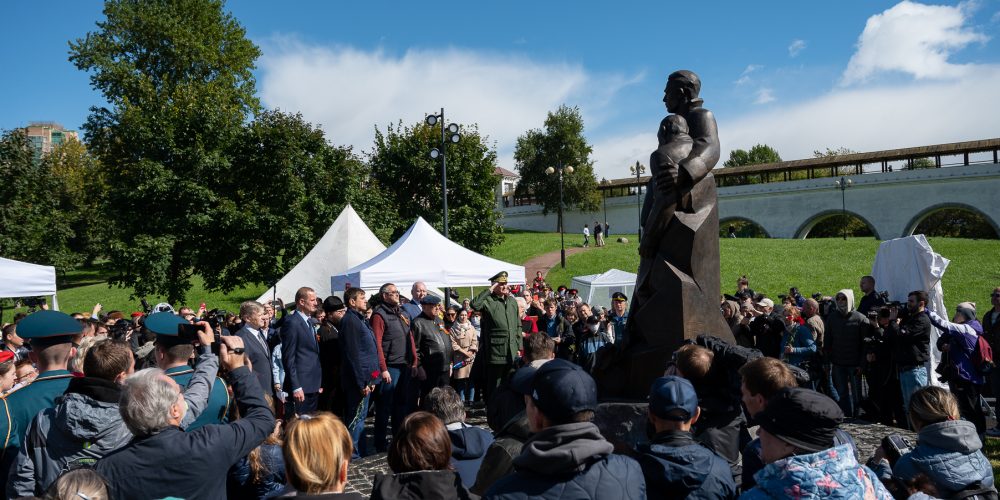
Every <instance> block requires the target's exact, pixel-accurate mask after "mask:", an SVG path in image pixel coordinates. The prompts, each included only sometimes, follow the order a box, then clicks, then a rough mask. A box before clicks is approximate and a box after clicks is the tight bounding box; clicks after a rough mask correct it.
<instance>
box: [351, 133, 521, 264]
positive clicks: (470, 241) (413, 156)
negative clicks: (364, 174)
mask: <svg viewBox="0 0 1000 500" xmlns="http://www.w3.org/2000/svg"><path fill="white" fill-rule="evenodd" d="M461 137H462V138H461V140H460V141H459V142H458V143H449V144H448V146H447V148H448V149H447V161H448V163H447V166H448V233H449V236H450V238H451V240H452V241H454V242H456V243H459V244H461V245H462V246H464V247H466V248H468V249H470V250H474V251H476V252H480V253H484V252H487V251H489V250H490V249H492V248H493V247H494V246H496V245H498V244H499V243H500V242H501V241H503V230H502V228H501V227H500V225H499V224H497V217H498V215H499V214H498V213H497V211H496V187H497V185H498V184H499V183H500V176H498V175H497V174H496V167H497V154H496V151H495V150H494V149H493V148H491V147H490V146H488V145H487V138H486V137H485V136H483V135H481V134H480V133H479V127H478V126H477V125H466V126H462V131H461ZM440 141H441V130H440V128H438V126H430V125H427V124H425V123H423V122H421V123H418V124H416V125H414V126H412V127H408V126H407V127H404V126H403V124H402V122H400V123H397V124H396V125H390V126H388V127H386V130H385V132H382V131H381V130H378V129H376V130H375V147H374V149H373V150H372V152H371V153H370V155H369V159H368V161H369V164H370V165H371V179H370V182H372V183H374V184H375V185H376V186H379V187H380V188H382V189H384V191H383V192H384V193H393V196H392V197H391V200H392V202H393V203H392V204H393V205H394V206H395V210H394V211H392V212H388V211H387V212H383V213H380V214H378V216H379V217H390V216H395V217H397V219H396V221H397V222H396V224H398V225H397V227H396V230H395V231H394V232H393V237H398V236H399V235H401V234H402V233H403V231H405V229H406V228H407V227H408V226H409V225H410V224H412V223H413V221H414V220H415V219H416V218H417V217H418V216H419V217H423V218H424V219H425V220H426V221H427V222H428V223H430V224H432V225H433V226H434V227H435V228H437V229H438V230H439V231H443V217H442V211H441V210H442V206H441V162H440V160H437V159H432V158H431V157H430V155H429V153H430V151H431V149H433V148H435V147H437V148H440ZM386 209H387V210H388V209H389V207H388V206H387V207H386Z"/></svg>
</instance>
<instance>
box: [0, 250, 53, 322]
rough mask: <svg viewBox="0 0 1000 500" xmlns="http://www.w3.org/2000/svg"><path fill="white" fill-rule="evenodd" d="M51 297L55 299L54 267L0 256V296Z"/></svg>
mask: <svg viewBox="0 0 1000 500" xmlns="http://www.w3.org/2000/svg"><path fill="white" fill-rule="evenodd" d="M41 296H46V297H52V308H53V309H56V310H58V309H59V303H58V302H57V301H56V268H55V267H53V266H40V265H38V264H29V263H27V262H21V261H19V260H12V259H4V258H2V257H0V297H41Z"/></svg>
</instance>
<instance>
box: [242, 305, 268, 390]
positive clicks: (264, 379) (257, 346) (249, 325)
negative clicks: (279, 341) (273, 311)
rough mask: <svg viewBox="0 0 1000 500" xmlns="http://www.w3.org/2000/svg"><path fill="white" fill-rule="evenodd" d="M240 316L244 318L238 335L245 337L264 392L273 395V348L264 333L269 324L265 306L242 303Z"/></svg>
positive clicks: (245, 343) (247, 350) (255, 371)
mask: <svg viewBox="0 0 1000 500" xmlns="http://www.w3.org/2000/svg"><path fill="white" fill-rule="evenodd" d="M240 318H241V319H242V320H243V328H241V329H240V330H239V331H238V332H236V336H237V337H239V338H241V339H243V345H244V346H246V353H247V357H248V358H250V365H251V367H252V370H253V374H254V375H256V376H257V381H258V382H260V387H261V389H264V394H270V395H273V391H274V381H273V380H272V379H273V375H272V373H271V349H270V347H268V345H267V337H266V336H265V333H264V327H265V326H267V323H266V321H267V317H266V315H265V314H264V306H262V305H260V303H258V302H256V301H253V300H248V301H246V302H244V303H242V304H240Z"/></svg>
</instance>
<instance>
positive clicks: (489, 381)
mask: <svg viewBox="0 0 1000 500" xmlns="http://www.w3.org/2000/svg"><path fill="white" fill-rule="evenodd" d="M485 364H486V376H485V377H484V382H483V401H485V402H486V405H487V406H489V404H490V401H492V399H493V395H494V394H496V392H497V388H498V387H500V383H501V382H503V379H504V377H506V376H507V373H509V372H510V369H511V367H512V366H513V363H502V364H501V363H485ZM473 366H475V365H473Z"/></svg>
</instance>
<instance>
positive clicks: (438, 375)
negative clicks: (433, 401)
mask: <svg viewBox="0 0 1000 500" xmlns="http://www.w3.org/2000/svg"><path fill="white" fill-rule="evenodd" d="M449 382H451V376H449V375H448V371H447V370H445V371H443V372H442V371H438V372H427V378H426V379H424V381H423V382H421V383H420V399H421V401H422V400H423V398H425V397H427V395H428V394H430V392H431V391H432V390H433V389H434V388H435V387H444V386H446V385H448V383H449ZM421 404H423V403H421Z"/></svg>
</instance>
